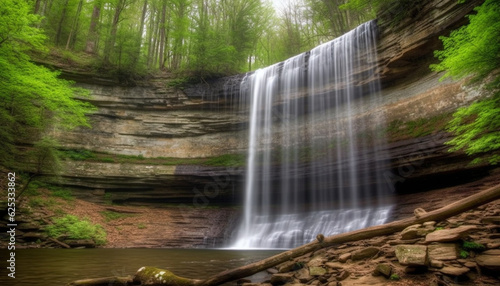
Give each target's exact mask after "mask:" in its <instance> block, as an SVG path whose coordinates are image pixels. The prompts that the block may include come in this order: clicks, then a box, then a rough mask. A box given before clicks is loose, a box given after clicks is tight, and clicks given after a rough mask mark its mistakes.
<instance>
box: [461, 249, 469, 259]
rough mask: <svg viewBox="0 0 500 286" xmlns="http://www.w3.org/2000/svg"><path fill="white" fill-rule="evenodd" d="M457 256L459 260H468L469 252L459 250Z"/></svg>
mask: <svg viewBox="0 0 500 286" xmlns="http://www.w3.org/2000/svg"><path fill="white" fill-rule="evenodd" d="M459 256H460V257H461V258H463V259H465V258H468V257H469V252H468V251H466V250H460V253H459Z"/></svg>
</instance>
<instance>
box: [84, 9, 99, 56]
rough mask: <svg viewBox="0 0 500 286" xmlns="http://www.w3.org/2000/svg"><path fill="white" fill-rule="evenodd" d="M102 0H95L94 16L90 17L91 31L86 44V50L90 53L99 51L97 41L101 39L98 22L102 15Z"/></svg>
mask: <svg viewBox="0 0 500 286" xmlns="http://www.w3.org/2000/svg"><path fill="white" fill-rule="evenodd" d="M101 5H102V3H101V1H100V0H95V1H94V7H93V9H92V17H91V19H90V26H89V32H88V34H87V43H86V45H85V52H87V53H89V54H95V53H97V41H98V39H99V33H98V30H97V24H98V22H99V16H100V15H101Z"/></svg>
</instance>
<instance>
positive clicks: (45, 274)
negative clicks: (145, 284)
mask: <svg viewBox="0 0 500 286" xmlns="http://www.w3.org/2000/svg"><path fill="white" fill-rule="evenodd" d="M279 252H280V251H278V250H218V249H217V250H210V249H22V250H16V252H15V253H16V274H15V276H16V278H15V279H12V278H10V277H8V276H7V274H8V273H9V272H8V270H7V268H6V267H7V262H6V260H7V259H8V258H9V257H8V252H7V251H5V250H2V251H0V258H1V261H2V268H1V269H0V275H1V276H0V285H8V286H10V285H12V286H17V285H20V286H21V285H22V286H28V285H29V286H37V285H40V286H42V285H43V286H47V285H53V286H56V285H66V284H67V283H69V282H71V281H75V280H79V279H86V278H99V277H108V276H127V275H132V274H134V273H135V272H136V271H137V270H138V269H139V268H140V267H142V266H155V267H158V268H162V269H167V270H170V271H172V272H173V273H175V274H176V275H179V276H183V277H186V278H196V279H203V278H207V277H209V276H211V275H214V274H217V273H219V272H221V271H224V270H227V269H232V268H235V267H238V266H242V265H246V264H249V263H252V262H255V261H258V260H261V259H263V258H266V257H269V256H272V255H274V254H276V253H279ZM255 279H257V280H258V279H259V277H258V276H257V277H255Z"/></svg>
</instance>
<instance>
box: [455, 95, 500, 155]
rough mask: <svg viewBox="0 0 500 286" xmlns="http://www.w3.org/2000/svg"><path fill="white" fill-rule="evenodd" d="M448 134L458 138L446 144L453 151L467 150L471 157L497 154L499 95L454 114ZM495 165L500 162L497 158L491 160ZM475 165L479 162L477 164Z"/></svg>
mask: <svg viewBox="0 0 500 286" xmlns="http://www.w3.org/2000/svg"><path fill="white" fill-rule="evenodd" d="M448 131H450V132H452V133H453V134H455V137H454V138H453V139H452V140H450V141H448V142H446V144H448V145H451V146H453V147H452V148H450V151H452V152H453V151H458V150H462V149H463V150H464V151H465V153H467V154H468V155H475V154H480V153H486V152H491V151H496V150H498V149H499V148H500V93H496V95H495V96H494V97H492V98H489V99H486V100H482V101H479V102H475V103H473V104H471V105H470V106H468V107H462V108H459V109H458V110H457V112H455V114H453V119H452V120H451V121H450V122H449V124H448ZM488 160H489V163H490V164H492V165H495V164H497V163H498V162H500V158H499V156H498V155H497V154H493V155H491V156H489V157H488ZM475 162H476V163H477V162H478V160H476V161H475Z"/></svg>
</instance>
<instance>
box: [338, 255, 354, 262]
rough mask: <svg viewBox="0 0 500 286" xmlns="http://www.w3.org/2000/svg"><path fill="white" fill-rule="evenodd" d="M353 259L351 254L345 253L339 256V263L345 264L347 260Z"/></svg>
mask: <svg viewBox="0 0 500 286" xmlns="http://www.w3.org/2000/svg"><path fill="white" fill-rule="evenodd" d="M351 257H352V254H351V253H344V254H342V255H340V256H339V258H338V261H339V262H342V263H345V262H347V260H349V259H351Z"/></svg>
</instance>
